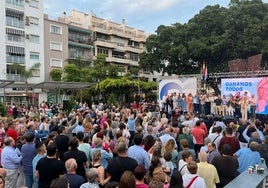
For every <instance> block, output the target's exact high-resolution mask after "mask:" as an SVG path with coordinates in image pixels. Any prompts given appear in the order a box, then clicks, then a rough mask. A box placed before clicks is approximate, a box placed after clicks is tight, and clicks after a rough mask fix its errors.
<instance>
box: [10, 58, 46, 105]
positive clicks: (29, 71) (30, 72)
mask: <svg viewBox="0 0 268 188" xmlns="http://www.w3.org/2000/svg"><path fill="white" fill-rule="evenodd" d="M40 66H41V63H35V64H33V65H32V66H31V67H30V68H29V69H27V68H26V66H22V65H20V64H17V63H15V64H12V65H11V66H10V67H11V69H15V70H18V71H19V72H20V75H21V76H23V77H24V83H25V95H26V103H28V89H29V83H28V80H29V79H30V78H31V77H33V76H34V72H35V71H37V70H38V69H39V67H40ZM26 105H27V104H26Z"/></svg>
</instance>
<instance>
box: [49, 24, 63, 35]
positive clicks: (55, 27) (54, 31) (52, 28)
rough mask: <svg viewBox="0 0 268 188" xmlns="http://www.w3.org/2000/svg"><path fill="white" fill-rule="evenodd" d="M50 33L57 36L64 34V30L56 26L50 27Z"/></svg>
mask: <svg viewBox="0 0 268 188" xmlns="http://www.w3.org/2000/svg"><path fill="white" fill-rule="evenodd" d="M50 32H51V33H56V34H62V28H61V27H60V26H56V25H50Z"/></svg>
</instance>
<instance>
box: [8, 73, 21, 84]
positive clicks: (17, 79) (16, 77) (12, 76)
mask: <svg viewBox="0 0 268 188" xmlns="http://www.w3.org/2000/svg"><path fill="white" fill-rule="evenodd" d="M7 80H14V81H15V82H24V81H25V79H24V77H23V76H21V75H19V74H7Z"/></svg>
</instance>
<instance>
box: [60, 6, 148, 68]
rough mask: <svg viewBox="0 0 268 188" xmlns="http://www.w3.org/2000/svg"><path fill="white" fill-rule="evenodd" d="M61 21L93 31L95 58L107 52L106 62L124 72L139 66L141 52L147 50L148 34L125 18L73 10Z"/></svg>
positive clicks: (61, 18)
mask: <svg viewBox="0 0 268 188" xmlns="http://www.w3.org/2000/svg"><path fill="white" fill-rule="evenodd" d="M59 21H60V22H64V23H66V24H68V25H70V26H76V27H79V28H83V29H85V30H88V31H92V32H93V39H94V43H93V45H94V46H93V50H94V51H93V59H94V58H96V56H97V54H98V53H103V54H106V62H107V63H109V64H114V65H116V66H118V67H120V68H121V69H120V70H123V73H126V72H128V70H129V69H130V68H131V67H137V66H138V62H139V54H140V53H142V52H143V51H144V50H145V41H146V38H147V37H148V35H147V34H146V33H145V32H144V31H141V30H138V29H135V28H132V27H129V26H126V24H125V20H122V23H115V22H112V21H109V20H105V19H102V18H99V17H97V16H96V15H94V14H93V13H90V14H86V13H83V12H79V11H76V10H72V11H71V13H70V16H67V15H66V14H64V15H63V16H61V17H60V18H59ZM69 52H70V51H69Z"/></svg>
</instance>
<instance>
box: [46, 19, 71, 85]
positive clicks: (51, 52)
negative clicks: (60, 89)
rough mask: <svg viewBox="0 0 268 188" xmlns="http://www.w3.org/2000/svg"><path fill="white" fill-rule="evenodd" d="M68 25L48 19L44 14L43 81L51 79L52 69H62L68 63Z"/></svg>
mask: <svg viewBox="0 0 268 188" xmlns="http://www.w3.org/2000/svg"><path fill="white" fill-rule="evenodd" d="M68 34H69V32H68V25H67V24H65V23H61V22H58V21H55V20H50V19H48V15H44V37H45V42H44V45H45V70H44V72H45V81H46V82H51V81H53V80H52V78H51V76H50V72H51V70H52V69H61V70H62V69H63V68H64V66H65V65H67V64H68Z"/></svg>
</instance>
